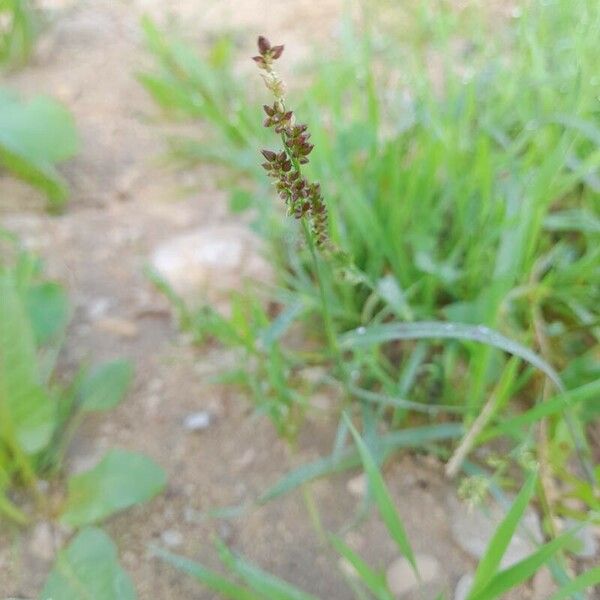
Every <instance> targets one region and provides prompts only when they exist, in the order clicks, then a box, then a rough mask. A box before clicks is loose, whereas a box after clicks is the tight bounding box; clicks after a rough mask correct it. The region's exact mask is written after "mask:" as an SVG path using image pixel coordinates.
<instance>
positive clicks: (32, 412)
mask: <svg viewBox="0 0 600 600" xmlns="http://www.w3.org/2000/svg"><path fill="white" fill-rule="evenodd" d="M55 408H56V407H55V405H54V402H53V401H52V399H51V398H50V397H49V396H48V395H47V394H46V392H45V390H44V389H43V388H42V386H41V383H40V374H39V372H38V362H37V356H36V350H35V341H34V334H33V331H32V328H31V324H30V322H29V320H28V318H27V313H26V310H25V306H24V304H23V302H22V300H21V297H20V295H19V293H18V291H17V288H16V285H15V282H14V281H13V278H12V277H11V276H10V274H9V273H6V274H0V432H2V435H3V437H9V438H10V439H12V443H13V444H14V443H16V444H18V445H19V446H20V449H21V450H22V451H23V452H25V453H26V454H33V453H35V452H38V451H40V450H42V449H43V448H44V447H45V446H46V445H47V444H48V442H49V441H50V438H51V436H52V432H53V430H54V424H55V412H56V411H55Z"/></svg>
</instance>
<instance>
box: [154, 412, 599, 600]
mask: <svg viewBox="0 0 600 600" xmlns="http://www.w3.org/2000/svg"><path fill="white" fill-rule="evenodd" d="M345 422H346V424H347V426H348V428H349V430H350V431H351V433H352V437H353V438H354V441H355V443H356V445H357V447H358V451H359V453H360V457H361V461H362V465H363V467H364V469H365V472H366V474H367V477H368V481H369V487H370V491H371V493H372V495H373V499H374V501H375V504H376V506H377V509H378V512H379V515H380V517H381V519H382V521H383V522H384V524H385V526H386V528H387V531H388V533H389V535H390V537H391V539H393V540H394V541H395V543H396V545H397V547H398V549H399V551H400V553H401V554H402V555H403V556H405V557H406V558H407V560H408V561H409V562H410V564H411V565H412V566H413V569H414V570H415V573H416V575H417V578H418V565H417V563H416V560H415V557H414V552H413V549H412V546H411V544H410V541H409V539H408V536H407V534H406V531H405V527H404V524H403V523H402V519H401V517H400V515H399V514H398V512H397V509H396V507H395V505H394V502H393V500H392V497H391V494H390V492H389V490H388V488H387V486H386V484H385V481H384V479H383V476H382V474H381V472H380V471H379V469H378V468H377V464H376V461H375V458H374V456H373V455H372V454H371V452H370V450H369V449H368V447H367V445H366V444H365V442H364V440H363V439H362V438H361V437H360V435H359V434H358V432H357V431H356V429H355V428H354V426H353V425H352V423H351V422H350V420H349V419H348V418H347V417H346V421H345ZM536 478H537V474H536V473H531V474H530V475H529V477H528V479H527V481H526V482H525V484H524V485H523V487H522V489H521V491H520V492H519V495H518V496H517V498H516V499H515V501H514V503H513V505H512V506H511V508H510V509H509V511H508V512H507V514H506V517H505V518H504V520H503V521H502V522H501V523H500V524H499V525H498V528H497V529H496V532H495V533H494V535H493V537H492V539H491V540H490V543H489V545H488V548H487V549H486V552H485V553H484V555H483V557H482V559H481V560H480V562H479V565H478V567H477V570H476V573H475V578H474V581H473V584H472V586H471V589H470V591H469V593H468V596H467V598H468V600H495V599H496V598H502V597H504V595H505V593H506V592H507V591H509V590H510V589H512V588H515V587H518V586H519V585H521V584H523V583H525V582H526V581H527V580H528V579H529V578H530V577H531V576H532V575H533V574H534V573H535V571H536V570H537V569H539V568H540V567H541V566H542V565H544V564H546V563H548V562H549V561H551V560H552V559H553V557H554V556H555V555H556V554H557V553H559V552H560V551H561V550H562V549H563V548H565V547H566V546H568V545H569V544H572V543H573V532H566V533H564V534H563V535H561V536H560V537H557V538H556V539H553V540H550V541H549V542H547V543H546V544H543V545H541V546H540V547H539V548H538V549H537V550H535V551H534V552H533V553H532V554H531V555H530V556H528V557H526V558H524V559H523V560H521V561H520V562H518V563H517V564H515V565H513V566H511V567H509V568H506V569H504V570H500V562H501V560H502V557H503V556H504V553H505V552H506V549H507V548H508V545H509V543H510V541H511V539H512V537H513V535H514V534H515V532H516V530H517V526H518V524H519V522H520V520H521V518H522V517H523V514H524V512H525V509H526V508H527V505H528V502H529V500H530V499H531V498H532V496H533V493H534V489H535V484H536ZM330 541H331V545H332V546H333V548H334V549H335V550H336V551H337V553H338V554H339V555H340V556H341V557H343V558H344V559H346V561H347V562H348V564H349V565H350V566H351V567H352V569H353V571H354V574H353V577H352V578H351V579H350V580H349V584H350V588H351V590H349V593H352V597H355V598H357V599H359V600H360V599H363V598H376V599H377V600H392V598H394V595H393V593H392V592H391V590H390V589H389V587H388V583H387V581H386V577H385V574H384V573H382V572H380V571H378V570H375V569H373V568H372V567H371V566H370V565H368V564H367V563H366V562H365V561H364V560H363V559H362V558H361V557H360V556H359V555H358V554H356V553H355V552H354V551H353V550H351V549H350V548H349V547H348V546H347V545H346V544H345V543H344V542H343V541H342V540H341V539H340V538H338V537H336V536H332V537H331V538H330ZM217 549H218V554H219V558H220V560H221V562H222V563H223V565H224V567H225V568H226V573H225V574H220V573H218V572H216V571H213V570H211V569H208V568H207V567H205V566H203V565H201V564H199V563H197V562H194V561H191V560H189V559H186V558H184V557H181V556H178V555H176V554H173V553H171V552H168V551H165V550H162V549H160V548H155V549H154V553H155V554H156V555H157V556H158V557H159V558H161V559H162V560H164V561H166V562H168V563H170V564H171V565H172V566H173V567H175V568H176V569H178V570H180V571H182V572H184V573H186V574H188V575H190V576H191V577H193V578H195V579H196V580H197V581H198V582H199V583H201V584H202V585H203V586H205V587H206V588H208V589H211V590H212V591H214V592H216V593H217V594H218V595H219V597H221V598H228V599H230V600H255V599H258V598H269V599H273V600H275V599H277V600H316V598H315V596H312V595H310V594H307V593H306V592H303V591H302V590H300V589H298V588H296V587H293V586H291V585H290V584H289V583H287V582H285V581H283V580H281V579H278V578H276V577H274V576H273V575H271V574H270V573H267V572H265V571H263V570H262V569H259V568H258V567H256V566H254V565H252V564H251V563H249V562H248V561H246V560H245V559H244V558H242V557H240V556H239V555H237V554H235V553H234V552H233V551H232V550H231V549H229V548H228V547H227V546H225V545H224V544H223V543H222V542H221V541H217ZM599 582H600V571H599V570H598V569H590V570H589V571H586V572H585V573H584V574H582V575H580V576H579V577H577V578H576V579H572V580H568V579H567V583H565V584H564V585H563V587H561V589H560V590H559V591H558V592H556V594H555V595H554V596H553V598H557V599H558V598H566V597H570V594H573V593H576V592H579V591H583V590H585V589H586V588H589V587H592V586H594V585H596V584H597V583H599ZM349 597H350V596H349ZM438 598H444V595H443V594H441V595H440V596H438Z"/></svg>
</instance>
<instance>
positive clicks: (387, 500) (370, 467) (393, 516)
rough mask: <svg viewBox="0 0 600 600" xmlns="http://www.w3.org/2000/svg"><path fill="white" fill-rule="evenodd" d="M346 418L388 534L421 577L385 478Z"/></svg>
mask: <svg viewBox="0 0 600 600" xmlns="http://www.w3.org/2000/svg"><path fill="white" fill-rule="evenodd" d="M344 418H345V419H346V420H347V423H348V427H349V429H350V432H351V433H352V437H353V438H354V441H355V443H356V445H357V446H358V451H359V452H360V457H361V459H362V463H363V466H364V468H365V471H366V473H367V477H368V478H369V489H370V491H371V493H372V494H373V498H374V500H375V503H376V504H377V508H378V509H379V514H380V515H381V518H382V519H383V522H384V523H385V525H386V527H387V530H388V533H389V534H390V536H391V537H392V539H393V540H394V541H395V542H396V544H397V546H398V548H399V549H400V551H401V552H402V554H403V555H404V556H405V557H406V559H407V560H408V562H409V563H410V564H411V566H412V568H413V571H414V572H415V574H416V575H417V577H419V571H418V569H417V561H416V560H415V555H414V553H413V550H412V547H411V545H410V542H409V541H408V536H407V535H406V530H405V529H404V525H403V523H402V521H401V519H400V516H399V514H398V511H397V510H396V507H395V506H394V501H393V500H392V497H391V495H390V492H389V490H388V489H387V487H386V485H385V482H384V480H383V476H382V475H381V473H380V472H379V469H378V468H377V464H376V463H375V461H374V460H373V457H372V456H371V453H370V452H369V449H368V448H367V446H366V444H365V443H364V442H363V441H362V439H361V437H360V435H358V432H357V431H356V429H355V428H354V425H352V422H351V421H350V419H349V418H348V417H347V416H345V415H344Z"/></svg>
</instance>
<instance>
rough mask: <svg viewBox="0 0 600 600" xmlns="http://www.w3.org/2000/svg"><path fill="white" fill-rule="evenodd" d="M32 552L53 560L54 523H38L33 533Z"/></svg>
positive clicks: (43, 558) (42, 558) (44, 558)
mask: <svg viewBox="0 0 600 600" xmlns="http://www.w3.org/2000/svg"><path fill="white" fill-rule="evenodd" d="M30 548H31V550H30V551H31V554H32V555H33V556H35V557H36V558H40V559H41V560H44V561H48V562H49V561H51V560H52V559H53V558H54V554H55V550H56V549H55V546H54V532H53V531H52V525H51V524H50V523H48V522H46V521H41V522H40V523H38V524H37V525H36V526H35V527H34V528H33V531H32V533H31V540H30Z"/></svg>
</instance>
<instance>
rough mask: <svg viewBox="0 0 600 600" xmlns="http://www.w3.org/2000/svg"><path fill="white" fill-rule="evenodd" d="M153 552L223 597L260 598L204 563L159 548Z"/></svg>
mask: <svg viewBox="0 0 600 600" xmlns="http://www.w3.org/2000/svg"><path fill="white" fill-rule="evenodd" d="M153 551H154V553H155V554H156V555H157V556H158V557H160V558H161V559H162V560H164V561H165V562H168V563H169V564H170V565H172V566H174V567H175V568H176V569H178V570H179V571H182V572H184V573H186V574H187V575H190V576H191V577H193V578H194V579H196V580H197V581H199V582H200V583H202V584H203V585H205V586H206V587H207V588H209V589H211V590H212V591H213V592H217V593H218V594H220V595H221V596H222V597H223V598H229V599H230V600H262V598H261V597H260V596H257V595H256V594H255V593H254V592H252V591H251V590H249V589H247V588H245V587H242V586H240V585H237V584H236V583H233V582H232V581H230V580H229V579H227V578H226V577H224V576H223V575H220V574H219V573H216V572H215V571H211V570H210V569H207V568H206V567H205V566H204V565H201V564H199V563H197V562H194V561H192V560H189V559H187V558H184V557H183V556H178V555H177V554H172V553H171V552H167V551H166V550H162V549H161V548H154V549H153Z"/></svg>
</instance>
